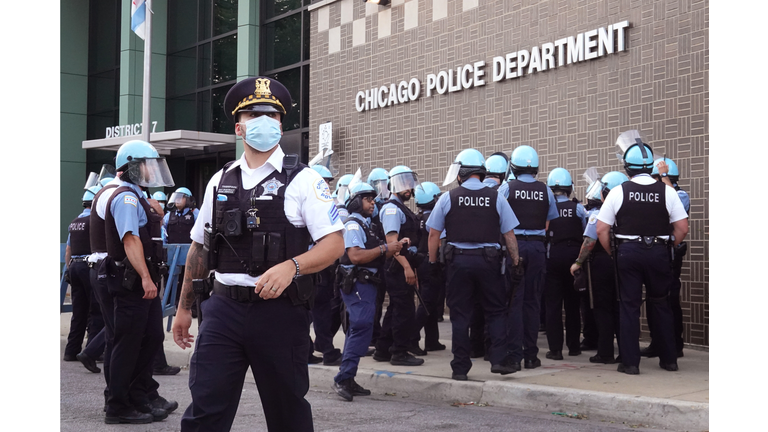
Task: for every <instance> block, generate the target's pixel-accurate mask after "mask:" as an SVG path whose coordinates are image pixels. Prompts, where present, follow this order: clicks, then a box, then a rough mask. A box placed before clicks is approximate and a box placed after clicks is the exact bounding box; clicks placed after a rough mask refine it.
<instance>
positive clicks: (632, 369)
mask: <svg viewBox="0 0 768 432" xmlns="http://www.w3.org/2000/svg"><path fill="white" fill-rule="evenodd" d="M616 370H617V371H619V372H624V373H625V374H627V375H638V374H639V373H640V369H638V368H637V366H627V365H625V364H624V363H619V367H618V368H616Z"/></svg>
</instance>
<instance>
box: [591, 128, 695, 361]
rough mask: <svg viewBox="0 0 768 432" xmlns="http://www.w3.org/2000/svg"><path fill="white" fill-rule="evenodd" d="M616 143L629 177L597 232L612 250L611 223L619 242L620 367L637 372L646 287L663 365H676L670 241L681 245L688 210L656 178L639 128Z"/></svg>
mask: <svg viewBox="0 0 768 432" xmlns="http://www.w3.org/2000/svg"><path fill="white" fill-rule="evenodd" d="M618 144H619V145H620V147H621V148H624V149H626V150H625V152H624V156H623V160H624V170H625V171H626V173H627V175H628V176H630V178H631V181H628V182H625V183H623V184H621V185H619V186H616V187H614V188H613V189H612V190H611V191H610V192H609V193H608V196H607V197H606V199H605V202H604V203H603V206H602V208H601V209H600V213H599V214H598V216H597V236H598V238H599V240H600V243H601V244H602V245H603V248H605V249H606V250H610V238H609V236H610V229H611V227H612V226H613V227H614V233H615V236H616V241H617V243H618V250H617V254H618V256H614V259H615V260H616V266H617V268H618V276H619V286H620V310H619V311H620V320H621V324H620V328H619V330H620V332H621V338H620V339H619V350H620V352H621V357H622V362H621V363H620V364H619V366H618V371H619V372H624V373H627V374H631V375H634V374H638V373H639V366H640V345H639V338H640V306H641V304H642V301H643V299H642V289H643V288H642V287H643V285H645V290H646V295H645V297H646V307H647V310H648V315H653V316H654V317H653V320H654V321H655V323H656V326H657V329H658V331H657V334H656V336H657V343H658V344H659V345H658V347H657V349H658V353H659V366H660V367H661V368H662V369H665V370H668V371H676V370H677V369H678V366H677V357H676V355H675V345H674V344H675V342H674V337H673V334H672V330H673V324H672V311H671V310H670V307H669V301H668V298H667V297H668V296H669V293H670V290H671V288H672V283H673V282H672V280H673V272H672V263H671V255H670V250H669V249H668V247H671V246H672V245H674V246H677V244H679V243H680V242H682V241H683V240H684V239H685V236H686V235H687V234H688V214H687V213H686V212H685V209H684V208H683V204H682V202H680V198H679V197H678V196H677V193H676V192H675V190H674V189H673V188H671V187H669V186H667V185H665V184H664V183H660V182H657V181H655V180H654V179H653V178H652V177H651V176H650V174H651V172H652V170H653V151H652V150H651V147H650V146H649V145H647V144H645V143H644V142H643V141H642V139H641V138H640V134H639V133H638V132H637V131H635V130H632V131H628V132H624V133H623V134H622V135H621V136H619V140H618Z"/></svg>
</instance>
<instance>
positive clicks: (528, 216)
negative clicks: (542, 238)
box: [507, 179, 549, 230]
mask: <svg viewBox="0 0 768 432" xmlns="http://www.w3.org/2000/svg"><path fill="white" fill-rule="evenodd" d="M507 201H508V202H509V206H510V207H512V211H513V212H515V216H516V217H517V220H518V221H519V222H520V225H518V226H516V227H515V229H519V230H543V229H545V228H546V226H547V213H548V212H549V194H548V193H547V185H545V184H544V183H542V182H540V181H535V182H533V183H526V182H523V181H520V180H517V179H513V180H510V181H509V198H508V200H507Z"/></svg>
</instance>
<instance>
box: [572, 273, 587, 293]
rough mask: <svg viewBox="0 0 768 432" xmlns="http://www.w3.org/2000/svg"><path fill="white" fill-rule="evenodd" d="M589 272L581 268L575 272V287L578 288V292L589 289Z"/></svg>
mask: <svg viewBox="0 0 768 432" xmlns="http://www.w3.org/2000/svg"><path fill="white" fill-rule="evenodd" d="M587 285H588V281H587V272H586V271H585V270H584V269H582V268H579V269H578V270H576V271H575V272H573V289H574V290H576V292H577V293H583V292H585V291H587Z"/></svg>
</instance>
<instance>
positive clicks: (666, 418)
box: [309, 365, 709, 431]
mask: <svg viewBox="0 0 768 432" xmlns="http://www.w3.org/2000/svg"><path fill="white" fill-rule="evenodd" d="M336 373H338V368H337V367H332V366H321V365H310V366H309V380H310V384H311V385H312V386H313V387H316V388H319V389H323V388H324V387H326V388H327V389H328V391H330V385H331V383H332V382H333V377H334V376H336ZM355 380H356V381H357V382H358V383H360V385H362V386H363V387H366V388H371V389H375V392H376V393H381V394H383V393H396V394H398V395H401V396H403V397H413V398H416V399H419V400H425V401H432V402H455V401H460V402H469V401H475V402H476V403H477V402H480V401H482V402H485V403H487V404H489V405H492V406H500V407H507V408H514V409H521V410H527V411H535V412H548V413H551V412H566V413H579V414H583V415H586V416H587V417H588V418H590V419H592V420H597V421H613V422H616V423H627V424H629V425H649V426H654V427H660V428H664V429H672V430H700V431H705V430H709V404H703V403H695V402H686V401H679V400H672V399H662V398H653V397H645V396H630V395H624V394H616V393H605V392H596V391H588V390H578V389H566V388H556V387H549V386H542V385H536V384H521V383H514V382H500V381H485V382H482V381H454V380H450V379H445V378H435V377H428V376H420V375H414V374H402V373H393V372H389V371H375V370H372V369H358V371H357V376H356V377H355Z"/></svg>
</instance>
